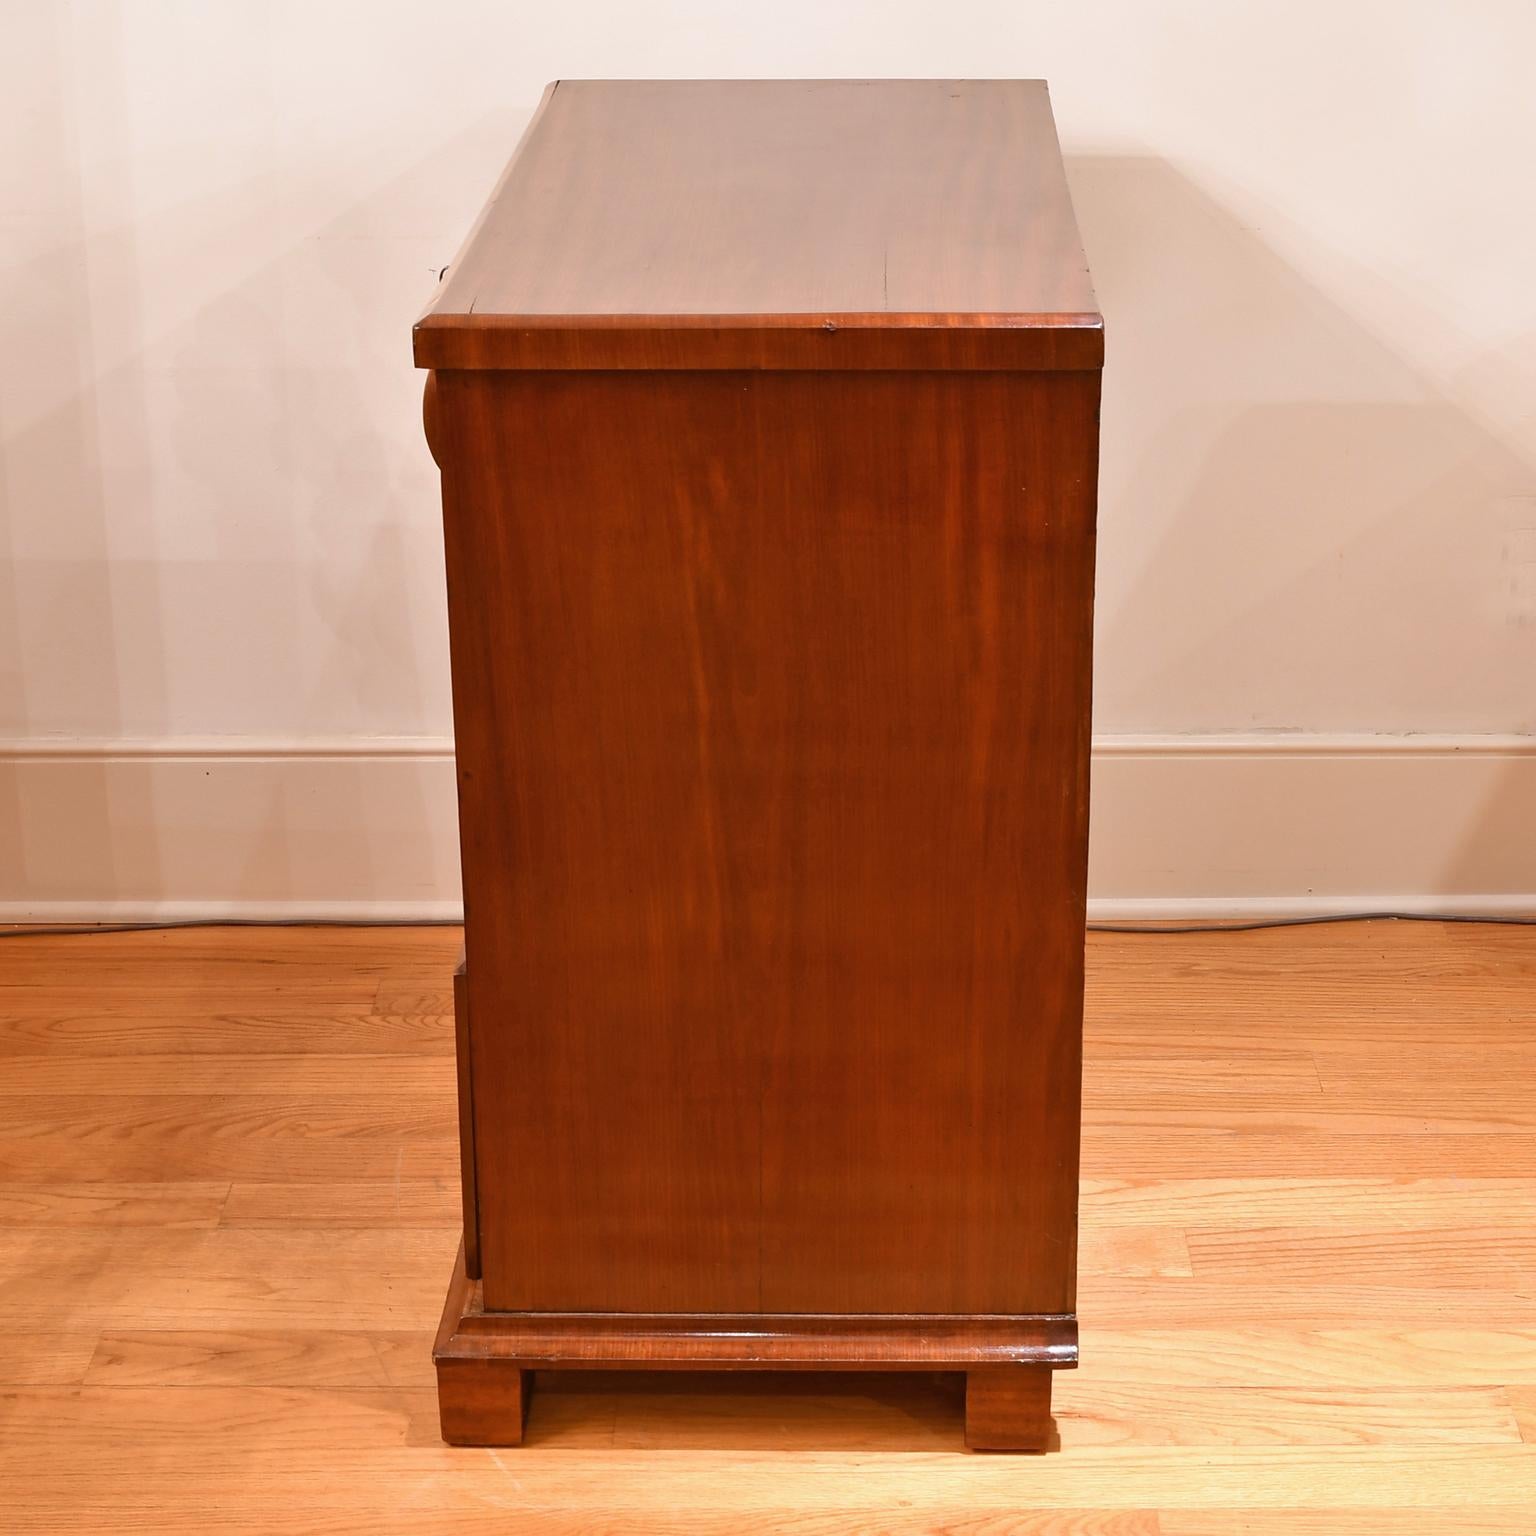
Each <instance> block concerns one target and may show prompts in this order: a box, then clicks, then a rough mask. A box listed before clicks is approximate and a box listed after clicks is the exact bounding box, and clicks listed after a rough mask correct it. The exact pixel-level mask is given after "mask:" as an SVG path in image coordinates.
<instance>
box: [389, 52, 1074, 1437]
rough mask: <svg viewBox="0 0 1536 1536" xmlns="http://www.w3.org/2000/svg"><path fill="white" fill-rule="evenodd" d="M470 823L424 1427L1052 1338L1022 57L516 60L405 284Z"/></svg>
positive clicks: (1068, 770) (1044, 542)
mask: <svg viewBox="0 0 1536 1536" xmlns="http://www.w3.org/2000/svg"><path fill="white" fill-rule="evenodd" d="M415 354H416V361H417V363H418V364H419V365H420V366H421V367H423V368H427V369H430V370H431V373H430V374H429V375H428V385H427V407H426V420H427V434H428V438H429V440H430V442H431V445H432V450H433V453H434V456H435V457H436V459H437V462H438V464H439V465H440V466H441V471H442V492H443V518H444V528H445V537H446V547H447V569H448V596H449V614H450V629H451V643H452V664H453V690H454V712H455V728H456V736H457V751H458V784H459V806H460V824H461V838H462V851H463V873H464V905H465V947H466V964H465V966H464V967H463V968H462V971H461V975H460V976H459V978H458V980H457V983H456V998H457V1025H458V1050H459V1082H460V1096H461V1102H460V1110H461V1134H462V1140H463V1151H464V1156H463V1170H464V1246H463V1250H462V1255H461V1259H460V1263H459V1267H458V1271H457V1273H456V1275H455V1277H454V1280H453V1284H452V1287H451V1290H450V1294H449V1298H448V1304H447V1309H446V1312H445V1315H444V1319H443V1325H442V1329H441V1331H440V1334H439V1338H438V1343H437V1349H436V1360H437V1368H438V1379H439V1391H440V1399H441V1407H442V1425H443V1434H444V1436H445V1438H447V1439H448V1440H450V1441H455V1442H462V1443H472V1444H502V1445H504V1444H514V1443H516V1442H518V1440H519V1439H520V1437H521V1434H522V1428H523V1414H524V1408H525V1400H526V1394H527V1388H528V1383H529V1381H530V1380H531V1377H530V1374H529V1373H530V1372H531V1371H533V1370H535V1369H559V1368H579V1367H605V1368H615V1367H620V1368H622V1367H643V1368H646V1369H665V1368H700V1367H722V1368H767V1369H832V1370H846V1369H850V1368H868V1369H906V1370H913V1369H921V1370H947V1371H956V1372H964V1373H966V1375H967V1393H966V1400H967V1406H966V1435H967V1442H968V1443H969V1444H970V1445H972V1446H974V1447H986V1448H1021V1449H1043V1448H1044V1447H1045V1445H1046V1443H1047V1437H1048V1435H1049V1431H1050V1379H1051V1375H1050V1373H1051V1371H1052V1370H1054V1369H1056V1368H1058V1367H1062V1366H1070V1365H1072V1364H1074V1363H1075V1361H1076V1356H1077V1344H1076V1317H1075V1296H1074V1282H1075V1245H1076V1213H1077V1163H1078V1124H1079V1102H1080V1059H1081V1033H1082V1031H1081V1021H1082V983H1083V918H1084V884H1085V867H1086V852H1087V830H1088V751H1089V688H1090V646H1091V631H1092V596H1093V548H1094V510H1095V481H1096V466H1097V447H1098V411H1099V379H1100V368H1101V364H1102V360H1103V331H1102V322H1101V319H1100V316H1099V314H1098V311H1097V305H1096V302H1095V299H1094V295H1093V290H1092V287H1091V284H1090V280H1089V277H1088V273H1087V270H1086V267H1085V263H1084V260H1083V253H1082V249H1081V246H1080V242H1079V239H1078V235H1077V231H1076V227H1075V223H1074V219H1073V214H1072V209H1071V205H1070V202H1069V199H1068V195H1067V189H1066V184H1065V180H1064V177H1063V171H1062V163H1061V158H1060V153H1059V150H1058V148H1057V143H1056V136H1055V131H1054V128H1053V125H1052V120H1051V112H1050V106H1049V101H1048V98H1047V94H1046V89H1045V86H1044V84H1043V83H1042V82H1039V81H983V82H974V81H940V80H923V81H875V82H869V81H750V82H707V81H682V82H659V81H644V82H641V81H633V82H591V81H561V82H558V83H557V84H555V85H552V86H550V88H549V89H548V91H547V92H546V93H545V96H544V100H543V102H542V104H541V105H540V107H539V110H538V114H537V116H536V117H535V119H534V121H533V123H532V125H531V126H530V128H529V129H528V131H527V133H526V135H525V136H524V138H523V140H522V143H521V144H520V146H519V147H518V150H517V153H516V155H515V157H514V158H513V160H512V162H511V164H510V165H509V166H508V168H507V171H506V173H505V174H504V176H503V177H502V179H501V182H500V184H499V186H498V187H497V188H496V190H495V192H494V193H493V194H492V197H491V199H490V201H489V203H488V204H487V205H486V208H485V211H484V213H483V214H482V215H481V218H480V220H479V222H478V224H477V225H476V227H475V229H474V231H473V233H472V234H471V236H470V238H469V240H468V243H467V244H466V246H465V247H464V249H463V250H462V251H461V253H460V255H459V257H458V259H457V260H456V261H455V262H454V263H453V265H452V267H451V269H450V270H449V272H448V274H447V277H446V280H445V281H444V282H443V283H442V284H441V286H440V289H439V291H438V294H437V297H436V299H435V301H434V302H433V304H432V305H431V307H430V309H429V310H428V311H427V313H426V315H425V316H424V317H423V318H422V319H421V321H420V322H419V323H418V325H417V327H416V330H415Z"/></svg>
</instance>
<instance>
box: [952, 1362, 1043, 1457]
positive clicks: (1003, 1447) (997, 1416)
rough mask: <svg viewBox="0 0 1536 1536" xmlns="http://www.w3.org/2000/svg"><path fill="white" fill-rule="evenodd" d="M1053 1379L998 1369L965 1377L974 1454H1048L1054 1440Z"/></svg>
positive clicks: (1023, 1369)
mask: <svg viewBox="0 0 1536 1536" xmlns="http://www.w3.org/2000/svg"><path fill="white" fill-rule="evenodd" d="M1051 1423H1052V1421H1051V1373H1050V1372H1049V1371H1048V1370H1042V1369H1041V1368H1040V1367H1039V1366H1029V1365H994V1366H985V1367H983V1368H982V1369H980V1370H975V1371H968V1372H966V1377H965V1443H966V1446H967V1447H968V1448H969V1449H970V1450H973V1451H1043V1450H1045V1449H1046V1448H1047V1447H1048V1446H1049V1445H1050V1440H1051Z"/></svg>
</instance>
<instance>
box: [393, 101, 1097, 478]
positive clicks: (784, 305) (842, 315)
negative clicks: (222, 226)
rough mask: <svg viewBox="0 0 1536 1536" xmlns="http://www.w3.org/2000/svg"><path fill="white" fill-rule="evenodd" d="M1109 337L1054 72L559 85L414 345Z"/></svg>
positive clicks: (967, 351) (920, 354) (464, 348)
mask: <svg viewBox="0 0 1536 1536" xmlns="http://www.w3.org/2000/svg"><path fill="white" fill-rule="evenodd" d="M1102 325H1103V322H1102V321H1101V319H1100V317H1099V314H1098V305H1097V302H1096V300H1095V299H1094V295H1093V288H1092V284H1091V283H1090V281H1089V277H1088V269H1087V263H1086V261H1085V260H1084V259H1083V251H1082V242H1081V241H1080V239H1079V238H1078V234H1077V226H1076V222H1075V220H1074V218H1073V214H1072V206H1071V201H1070V198H1069V197H1068V194H1067V187H1066V181H1065V178H1064V176H1063V174H1062V168H1061V157H1060V151H1059V149H1058V147H1057V143H1056V131H1055V125H1054V123H1053V122H1052V120H1051V109H1050V101H1049V97H1048V95H1047V93H1046V88H1045V84H1044V82H1043V81H1039V80H882V81H858V80H854V81H849V80H755V81H741V80H736V81H708V80H691V81H676V80H674V81H658V80H627V81H611V80H610V81H588V80H562V81H557V82H556V83H555V84H553V85H551V86H550V87H549V89H548V90H547V91H546V92H545V95H544V100H543V101H542V103H541V104H540V107H539V111H538V113H537V114H536V116H535V118H534V121H533V123H532V124H531V125H530V127H529V129H528V131H527V133H526V134H525V135H524V136H523V139H522V141H521V143H520V144H519V146H518V150H517V153H516V154H515V155H514V157H513V159H512V162H511V164H510V165H509V166H508V167H507V170H506V172H505V173H504V175H503V176H502V179H501V182H500V184H499V185H498V187H497V189H496V191H495V193H494V194H493V196H492V198H491V200H490V202H489V203H488V204H487V207H486V209H485V212H484V213H483V214H482V216H481V219H480V221H479V223H478V224H477V225H476V228H475V230H474V231H473V232H472V234H471V236H470V238H469V239H468V241H467V242H466V244H465V246H464V248H463V250H461V251H460V253H459V255H458V257H457V258H456V259H455V260H454V262H453V264H452V266H451V267H450V269H449V273H448V278H447V281H446V282H444V283H443V284H442V285H441V286H440V288H439V289H438V292H437V293H436V294H435V295H434V298H433V300H432V304H431V306H430V307H429V309H428V311H427V313H426V315H425V316H424V317H423V319H422V320H421V322H420V323H419V324H418V326H417V328H416V338H415V339H416V361H417V363H418V364H419V365H420V366H422V367H427V368H575V369H606V368H646V369H657V368H674V369H739V368H774V369H801V368H809V369H818V368H824V369H838V370H840V369H861V368H879V369H892V368H895V369H901V368H908V369H910V368H973V369H974V368H1096V367H1098V366H1099V365H1100V364H1101V363H1102V362H1103V331H1102ZM432 440H433V443H434V445H435V446H434V452H440V451H441V450H440V448H439V447H437V446H436V445H438V444H440V442H441V438H440V434H439V432H438V430H437V427H436V426H434V428H433V431H432Z"/></svg>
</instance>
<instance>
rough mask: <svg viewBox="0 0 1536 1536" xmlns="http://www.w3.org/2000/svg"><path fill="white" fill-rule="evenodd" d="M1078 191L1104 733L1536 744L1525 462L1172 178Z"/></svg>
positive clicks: (1347, 278) (1528, 471) (1532, 533)
mask: <svg viewBox="0 0 1536 1536" xmlns="http://www.w3.org/2000/svg"><path fill="white" fill-rule="evenodd" d="M1068 174H1069V177H1070V181H1071V185H1072V195H1073V200H1074V203H1075V204H1076V207H1077V211H1078V216H1079V220H1080V222H1081V224H1082V228H1083V235H1084V240H1085V243H1086V245H1087V247H1088V250H1089V253H1090V261H1091V264H1092V267H1093V271H1094V277H1095V281H1096V283H1097V286H1098V290H1099V297H1100V301H1101V303H1102V305H1103V307H1104V310H1105V314H1106V317H1107V318H1106V326H1107V331H1108V352H1109V359H1108V364H1107V368H1106V373H1105V397H1104V458H1103V475H1102V481H1101V488H1102V495H1101V518H1100V529H1101V533H1100V545H1099V583H1098V587H1099V596H1098V602H1099V618H1098V634H1097V643H1098V657H1097V662H1098V665H1097V668H1096V674H1095V684H1096V690H1097V718H1096V721H1095V724H1096V726H1097V728H1098V729H1099V730H1100V731H1106V732H1116V733H1118V732H1137V731H1179V732H1185V731H1188V732H1201V731H1252V730H1256V729H1258V730H1307V731H1380V732H1388V733H1392V732H1408V731H1466V732H1500V731H1528V730H1530V729H1532V728H1533V727H1536V697H1533V696H1532V693H1531V690H1530V686H1529V680H1530V678H1531V677H1532V676H1533V675H1536V452H1533V445H1532V444H1530V443H1528V442H1520V441H1517V440H1516V439H1515V438H1514V437H1513V435H1504V436H1501V435H1500V434H1499V433H1498V431H1497V430H1495V429H1493V428H1491V427H1490V426H1488V425H1486V424H1485V423H1483V422H1481V421H1479V420H1478V419H1477V416H1476V415H1475V414H1474V412H1473V410H1472V409H1470V408H1469V407H1468V406H1466V405H1464V404H1462V403H1460V402H1458V401H1457V400H1456V399H1453V398H1451V396H1450V395H1449V394H1448V393H1447V385H1446V384H1444V383H1438V382H1437V381H1436V380H1434V379H1432V378H1431V377H1429V376H1428V375H1427V374H1426V373H1424V372H1423V371H1422V370H1421V369H1420V368H1418V367H1416V366H1415V365H1414V364H1413V363H1411V362H1410V361H1408V360H1407V359H1405V358H1404V357H1402V356H1400V355H1399V354H1398V353H1396V352H1394V351H1393V350H1392V349H1391V348H1390V347H1389V346H1387V345H1386V344H1385V343H1384V342H1383V340H1382V339H1381V338H1380V337H1379V336H1377V335H1375V334H1373V333H1372V331H1370V330H1369V329H1367V328H1366V327H1365V326H1364V325H1363V324H1361V323H1360V322H1359V321H1357V320H1355V319H1353V318H1352V317H1351V316H1350V315H1349V314H1348V313H1347V312H1346V311H1345V310H1344V309H1342V308H1341V307H1340V305H1339V303H1338V302H1337V301H1336V300H1335V299H1334V298H1333V297H1331V296H1330V295H1329V294H1328V293H1325V292H1323V291H1322V290H1321V289H1319V288H1317V287H1315V286H1312V285H1311V284H1309V283H1308V282H1307V281H1306V280H1305V279H1304V278H1303V277H1302V276H1301V275H1300V274H1299V273H1298V272H1297V271H1296V270H1295V269H1294V268H1293V267H1291V266H1289V265H1287V264H1286V263H1285V262H1284V261H1283V260H1281V259H1280V258H1279V257H1278V256H1277V255H1276V254H1275V252H1274V251H1273V250H1272V249H1270V248H1269V247H1268V246H1266V245H1265V244H1264V242H1263V240H1262V238H1261V237H1260V235H1259V234H1258V233H1257V232H1255V231H1254V230H1252V229H1249V228H1245V227H1244V226H1243V225H1241V224H1239V223H1238V222H1237V221H1236V220H1235V219H1234V218H1233V217H1232V216H1231V215H1230V214H1229V213H1228V212H1227V211H1226V210H1224V209H1223V208H1222V207H1221V206H1220V205H1219V204H1217V203H1216V202H1214V201H1213V200H1212V199H1211V198H1210V197H1209V196H1207V195H1206V194H1205V193H1204V192H1203V191H1201V190H1200V188H1198V187H1197V186H1196V185H1194V184H1193V183H1192V182H1191V181H1189V180H1188V179H1187V178H1185V177H1184V176H1182V175H1180V174H1179V173H1178V172H1177V171H1176V170H1175V169H1173V168H1172V167H1171V166H1170V165H1168V164H1167V163H1166V162H1164V161H1161V160H1157V159H1149V158H1137V157H1100V156H1085V157H1084V156H1080V157H1074V158H1072V159H1071V160H1070V161H1069V163H1068ZM1383 281H1386V279H1382V278H1377V277H1376V276H1375V275H1371V274H1361V273H1359V272H1358V271H1351V272H1344V271H1342V270H1341V271H1340V276H1339V281H1338V283H1337V285H1336V291H1344V290H1346V289H1348V288H1350V287H1352V288H1353V289H1354V291H1357V292H1358V291H1360V290H1361V288H1362V286H1363V285H1365V284H1368V283H1372V284H1374V283H1378V282H1383ZM1471 372H1472V370H1462V373H1463V374H1470V373H1471ZM1451 383H1454V380H1452V381H1451ZM1522 564H1523V565H1524V566H1525V569H1524V570H1523V571H1522V569H1521V566H1522Z"/></svg>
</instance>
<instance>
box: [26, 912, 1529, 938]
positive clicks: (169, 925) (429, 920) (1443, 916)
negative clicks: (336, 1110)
mask: <svg viewBox="0 0 1536 1536" xmlns="http://www.w3.org/2000/svg"><path fill="white" fill-rule="evenodd" d="M1380 922H1394V923H1492V924H1502V925H1507V926H1510V927H1518V928H1528V927H1533V926H1536V914H1533V915H1531V916H1518V915H1513V914H1511V915H1504V914H1499V915H1491V914H1490V915H1482V916H1479V915H1476V914H1472V913H1466V912H1326V913H1321V914H1318V915H1314V916H1308V917H1257V918H1252V919H1238V920H1236V921H1234V922H1220V921H1216V922H1209V923H1089V924H1088V931H1089V933H1136V934H1148V935H1151V936H1156V935H1157V934H1179V933H1254V932H1256V931H1257V930H1259V929H1261V928H1314V927H1317V926H1319V925H1320V924H1323V923H1380ZM461 926H462V922H461V920H460V919H459V918H456V917H453V918H449V917H424V918H414V917H384V918H329V917H319V918H309V917H272V918H264V917H188V918H180V919H176V920H174V921H171V922H164V923H53V924H46V925H37V926H30V927H19V928H4V929H0V939H34V938H58V937H64V936H69V935H74V934H91V933H160V932H167V931H170V930H173V929H177V928H458V927H461Z"/></svg>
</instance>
